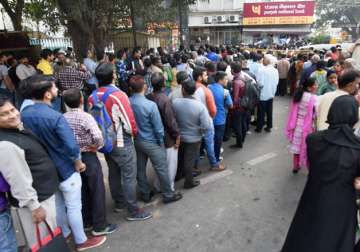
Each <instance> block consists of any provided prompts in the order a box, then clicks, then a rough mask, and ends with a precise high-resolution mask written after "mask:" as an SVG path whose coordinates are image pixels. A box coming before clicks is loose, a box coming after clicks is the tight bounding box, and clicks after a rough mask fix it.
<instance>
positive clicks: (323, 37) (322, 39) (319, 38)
mask: <svg viewBox="0 0 360 252" xmlns="http://www.w3.org/2000/svg"><path fill="white" fill-rule="evenodd" d="M309 39H310V42H311V43H312V44H328V43H329V42H330V39H331V37H330V35H327V34H324V33H321V34H318V35H316V36H313V37H310V38H309Z"/></svg>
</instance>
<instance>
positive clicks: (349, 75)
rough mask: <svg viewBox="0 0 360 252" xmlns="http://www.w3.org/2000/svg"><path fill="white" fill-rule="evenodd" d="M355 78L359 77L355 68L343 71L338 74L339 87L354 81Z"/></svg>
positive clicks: (359, 73)
mask: <svg viewBox="0 0 360 252" xmlns="http://www.w3.org/2000/svg"><path fill="white" fill-rule="evenodd" d="M357 78H360V72H359V71H356V70H350V71H348V72H345V73H343V74H342V75H340V77H339V80H338V83H339V88H340V89H342V88H344V87H346V86H347V85H349V84H350V83H352V82H353V81H355V80H356V79H357Z"/></svg>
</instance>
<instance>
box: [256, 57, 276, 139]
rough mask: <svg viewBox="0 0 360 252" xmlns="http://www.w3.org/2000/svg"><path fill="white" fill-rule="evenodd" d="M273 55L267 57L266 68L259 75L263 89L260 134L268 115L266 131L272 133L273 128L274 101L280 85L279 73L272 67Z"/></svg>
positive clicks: (258, 125) (261, 69) (258, 128)
mask: <svg viewBox="0 0 360 252" xmlns="http://www.w3.org/2000/svg"><path fill="white" fill-rule="evenodd" d="M272 57H273V56H271V55H268V54H267V55H265V57H264V62H263V64H264V67H262V68H260V69H259V72H258V74H257V82H258V85H259V86H260V88H261V92H260V103H259V106H258V115H257V117H258V118H257V127H256V130H255V131H256V132H258V133H260V132H261V131H262V129H263V127H264V124H265V113H266V128H265V131H267V132H271V128H272V111H273V99H274V96H275V93H276V88H277V85H278V83H279V72H278V71H277V70H276V68H275V67H274V66H273V65H272Z"/></svg>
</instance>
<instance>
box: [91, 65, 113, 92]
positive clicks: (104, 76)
mask: <svg viewBox="0 0 360 252" xmlns="http://www.w3.org/2000/svg"><path fill="white" fill-rule="evenodd" d="M95 76H96V78H97V79H98V81H99V87H103V86H107V85H110V84H111V83H112V81H113V78H114V69H113V64H111V63H100V64H99V65H98V66H97V67H96V69H95Z"/></svg>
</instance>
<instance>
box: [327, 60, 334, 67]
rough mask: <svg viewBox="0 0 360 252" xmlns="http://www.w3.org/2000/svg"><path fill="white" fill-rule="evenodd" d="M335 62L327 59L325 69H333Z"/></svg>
mask: <svg viewBox="0 0 360 252" xmlns="http://www.w3.org/2000/svg"><path fill="white" fill-rule="evenodd" d="M335 63H336V61H335V60H333V59H329V60H328V62H327V67H333V66H335Z"/></svg>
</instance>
